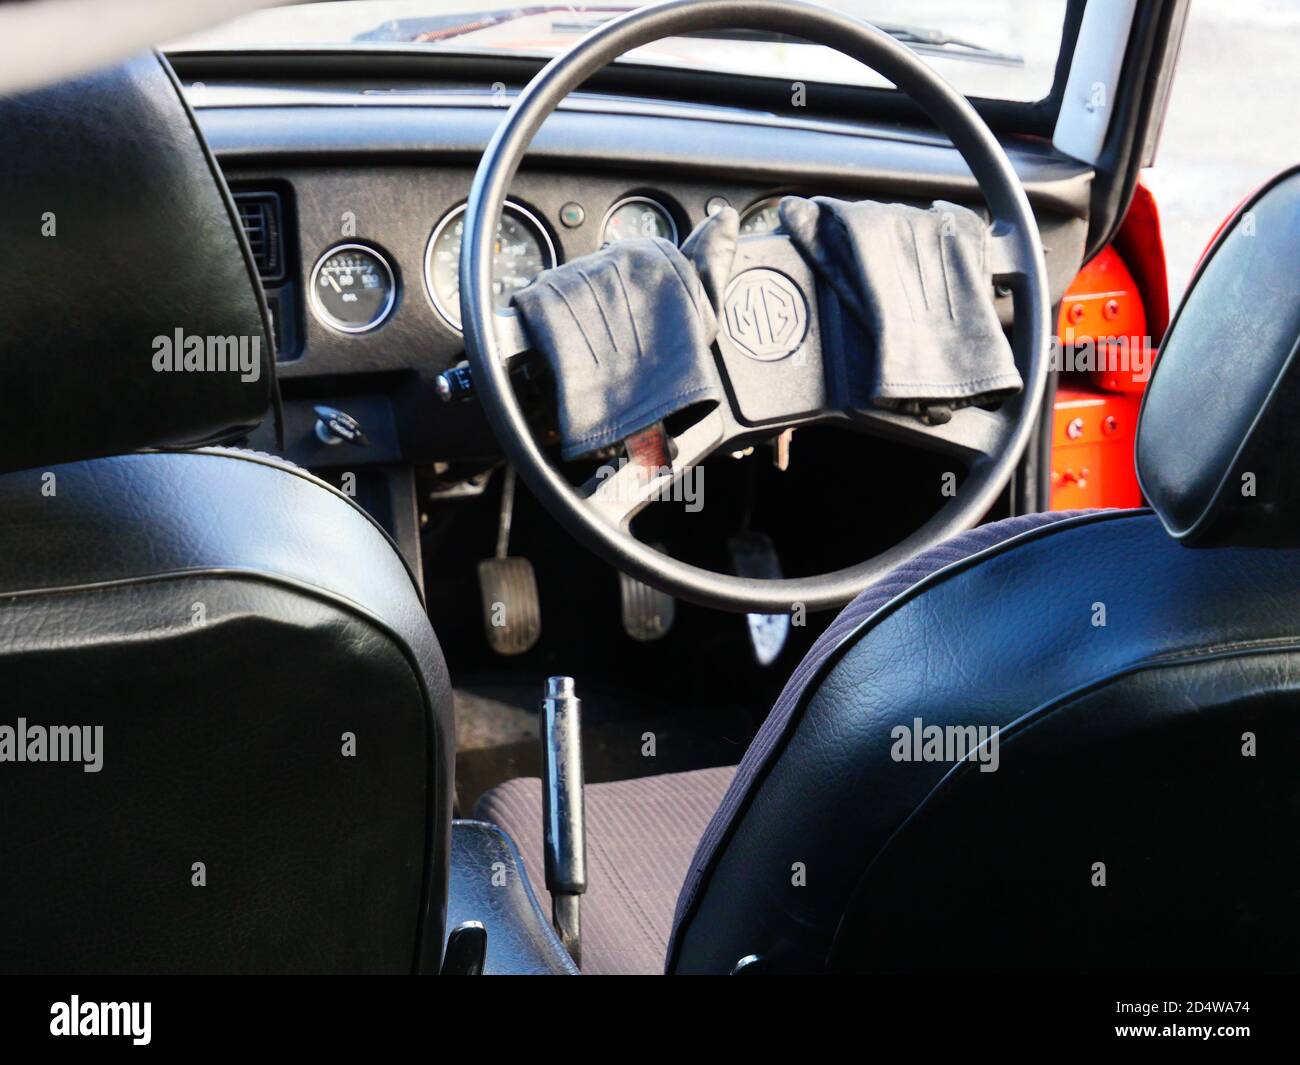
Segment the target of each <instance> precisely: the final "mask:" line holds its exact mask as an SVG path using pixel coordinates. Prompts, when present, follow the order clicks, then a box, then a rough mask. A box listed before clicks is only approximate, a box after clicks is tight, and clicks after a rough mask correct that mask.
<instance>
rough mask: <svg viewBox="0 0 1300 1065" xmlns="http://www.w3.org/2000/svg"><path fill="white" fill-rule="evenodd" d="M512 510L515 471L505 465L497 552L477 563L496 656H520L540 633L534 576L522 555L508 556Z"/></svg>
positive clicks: (486, 627) (486, 624) (485, 620)
mask: <svg viewBox="0 0 1300 1065" xmlns="http://www.w3.org/2000/svg"><path fill="white" fill-rule="evenodd" d="M514 511H515V471H514V467H512V466H507V467H506V468H505V475H504V479H503V480H502V484H501V516H500V519H499V520H498V523H497V553H496V557H495V558H485V559H484V560H483V561H482V562H480V563H479V564H478V587H479V593H480V595H481V596H482V600H483V629H484V631H485V632H486V633H487V640H488V643H489V644H490V645H491V647H492V650H494V651H496V653H497V654H499V655H521V654H523V653H524V652H525V651H528V650H530V649H531V648H532V647H533V646H534V645H535V644H536V643H537V641H538V639H539V638H540V637H541V635H542V604H541V599H540V597H539V596H538V594H537V576H536V574H534V573H533V564H532V563H531V562H529V561H528V559H526V558H510V557H508V555H507V550H508V548H509V546H510V524H511V522H512V520H513V519H514Z"/></svg>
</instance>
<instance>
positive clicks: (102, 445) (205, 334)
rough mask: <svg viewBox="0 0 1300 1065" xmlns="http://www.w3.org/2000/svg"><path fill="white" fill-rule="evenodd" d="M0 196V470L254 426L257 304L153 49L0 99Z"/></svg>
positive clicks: (263, 375) (270, 380)
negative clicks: (0, 255) (0, 246)
mask: <svg viewBox="0 0 1300 1065" xmlns="http://www.w3.org/2000/svg"><path fill="white" fill-rule="evenodd" d="M0 203H2V204H3V205H4V210H3V216H4V222H3V224H0V233H3V235H4V238H5V242H4V243H5V259H6V263H7V269H6V270H5V272H4V274H5V276H4V280H3V282H2V283H0V426H3V434H2V435H0V470H16V469H26V468H31V467H35V466H41V465H52V464H54V463H57V462H63V461H70V460H74V459H85V458H93V457H97V456H101V455H110V454H120V453H123V452H127V451H134V450H137V449H140V448H145V447H160V448H164V447H165V448H176V447H196V446H200V445H205V444H214V443H223V442H227V441H229V440H233V439H235V438H237V437H240V436H243V435H245V434H246V433H248V432H249V431H251V430H252V429H253V428H255V427H256V426H257V425H258V424H259V423H260V422H261V420H262V418H263V416H264V415H265V413H266V411H267V408H268V406H269V405H270V403H271V402H272V399H273V397H275V396H276V392H275V352H274V350H273V346H272V341H271V339H270V337H271V330H270V320H269V317H268V315H267V310H266V303H265V299H264V298H263V296H262V293H261V289H260V288H259V286H258V281H257V274H256V269H255V266H254V263H253V258H252V253H251V251H250V250H249V247H248V242H247V240H246V238H245V237H244V234H243V231H242V229H241V228H240V226H239V221H238V215H237V213H236V210H235V205H234V202H233V200H232V199H231V196H230V192H229V190H228V189H227V188H226V185H225V182H224V181H223V180H222V177H221V174H220V171H219V170H218V169H217V165H216V162H215V160H214V159H213V158H212V155H211V154H210V153H209V151H208V150H207V147H206V145H205V144H204V143H203V141H202V139H201V137H200V135H199V132H198V127H197V125H196V124H195V122H194V119H193V116H192V115H191V113H190V111H189V109H188V108H187V107H186V105H185V103H184V101H183V99H182V98H181V94H180V88H179V85H178V84H177V82H176V79H175V77H174V75H173V74H172V72H171V68H170V67H168V66H167V65H166V62H165V60H163V59H162V57H161V56H158V55H154V54H149V55H145V56H141V57H139V58H138V59H135V60H132V61H131V62H129V63H127V64H125V65H123V66H119V67H116V68H113V69H112V70H107V71H103V72H99V73H96V74H92V75H89V76H86V77H82V78H79V79H77V80H75V81H70V82H64V83H62V84H59V85H55V86H51V87H49V88H45V89H40V90H37V91H35V92H31V93H28V94H25V95H20V96H16V97H9V98H0ZM223 367H224V368H223Z"/></svg>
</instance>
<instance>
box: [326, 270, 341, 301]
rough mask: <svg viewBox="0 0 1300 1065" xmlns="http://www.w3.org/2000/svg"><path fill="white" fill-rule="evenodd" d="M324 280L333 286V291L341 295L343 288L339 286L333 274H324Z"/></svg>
mask: <svg viewBox="0 0 1300 1065" xmlns="http://www.w3.org/2000/svg"><path fill="white" fill-rule="evenodd" d="M325 280H326V281H328V282H329V283H330V287H331V288H333V289H334V291H335V292H337V293H338V294H339V295H340V296H341V295H343V290H342V289H341V288H339V283H338V282H337V281H335V280H334V275H333V274H326V275H325Z"/></svg>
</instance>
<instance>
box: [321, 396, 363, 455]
mask: <svg viewBox="0 0 1300 1065" xmlns="http://www.w3.org/2000/svg"><path fill="white" fill-rule="evenodd" d="M312 409H313V410H314V411H315V412H316V437H317V439H318V440H320V441H321V443H323V444H329V445H330V447H335V446H337V445H338V444H356V445H357V447H368V446H369V444H370V441H369V440H368V439H367V438H366V434H365V432H364V430H362V428H361V423H360V422H359V421H357V420H356V419H355V418H354V417H352V415H351V414H349V413H348V412H347V411H344V410H339V409H338V408H337V407H326V406H320V407H313V408H312Z"/></svg>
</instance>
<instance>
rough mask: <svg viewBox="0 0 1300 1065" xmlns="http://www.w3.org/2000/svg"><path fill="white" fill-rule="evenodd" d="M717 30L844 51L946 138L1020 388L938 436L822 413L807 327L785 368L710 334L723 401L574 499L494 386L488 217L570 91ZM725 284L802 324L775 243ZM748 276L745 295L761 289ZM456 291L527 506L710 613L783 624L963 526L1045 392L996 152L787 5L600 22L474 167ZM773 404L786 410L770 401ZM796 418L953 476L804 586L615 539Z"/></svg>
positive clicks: (498, 321) (802, 269) (797, 284)
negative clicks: (864, 555) (680, 488)
mask: <svg viewBox="0 0 1300 1065" xmlns="http://www.w3.org/2000/svg"><path fill="white" fill-rule="evenodd" d="M724 28H725V29H750V30H765V31H774V32H779V33H784V34H788V35H790V36H793V37H798V38H801V39H803V40H807V41H810V42H812V43H815V44H822V45H825V46H827V47H829V48H833V49H836V50H837V51H840V52H843V53H844V54H845V55H848V56H851V57H853V58H855V59H857V60H859V61H860V62H862V63H864V64H866V65H867V66H868V67H870V68H871V69H873V70H875V71H876V72H877V73H879V74H882V75H883V76H884V77H886V78H888V79H889V80H890V81H891V82H892V83H893V84H894V85H895V86H897V87H898V89H899V90H900V91H901V92H904V93H906V94H908V96H910V97H911V98H912V99H913V100H914V101H915V102H916V103H917V105H918V106H920V107H921V108H922V109H923V110H924V111H925V112H926V113H927V114H928V115H929V116H930V117H931V119H932V120H933V121H934V122H935V123H936V124H937V125H938V126H939V127H940V129H942V130H943V131H944V132H945V133H946V134H947V135H948V137H949V138H950V139H951V140H952V142H953V144H954V145H955V146H956V147H957V149H958V150H959V151H960V152H961V154H962V157H963V158H964V159H965V160H966V163H967V165H968V166H969V167H970V169H971V171H972V173H973V174H974V175H975V179H976V181H977V182H978V184H979V188H980V191H981V192H982V193H983V195H984V198H985V200H986V202H987V204H988V207H989V210H990V213H991V219H992V220H991V223H990V225H991V230H990V242H989V246H990V249H991V262H992V264H993V274H994V279H995V281H996V282H997V283H998V284H1000V285H1004V286H1006V287H1008V288H1009V289H1010V290H1011V292H1012V293H1013V300H1014V302H1013V307H1014V314H1015V324H1014V329H1013V335H1012V351H1013V353H1014V356H1015V360H1016V365H1017V367H1018V369H1019V370H1020V374H1021V377H1022V378H1023V379H1024V383H1025V387H1024V390H1023V391H1022V392H1021V393H1020V394H1019V395H1016V396H1014V397H1012V398H1010V399H1008V400H1006V401H1005V402H1003V403H1002V405H1001V406H1000V408H999V409H997V410H993V411H990V410H985V409H982V408H979V407H966V408H963V409H959V410H956V411H954V412H953V416H952V418H951V420H950V421H948V422H946V423H945V424H943V425H929V424H926V423H924V422H923V421H921V420H920V419H917V418H915V417H912V416H910V415H906V414H901V413H897V412H891V411H886V410H879V409H865V410H844V409H828V407H827V406H826V402H825V398H824V397H825V391H824V389H823V388H822V385H821V379H822V378H823V377H824V374H825V372H826V367H827V366H829V365H831V363H830V359H829V356H831V355H833V354H836V353H834V352H825V353H824V352H823V351H822V350H821V345H820V344H819V343H818V340H819V338H818V336H817V335H816V332H815V331H812V330H810V331H809V332H808V333H807V339H806V340H805V342H804V344H803V346H802V347H801V348H800V352H801V353H802V354H803V355H805V356H806V357H804V358H800V359H784V360H782V359H781V358H780V357H779V355H780V353H779V352H776V353H771V352H769V353H766V355H765V359H764V360H763V361H755V360H752V359H751V360H746V359H745V358H744V356H743V355H742V356H741V357H740V361H739V362H738V361H737V360H736V359H735V358H734V357H732V358H729V357H728V356H729V353H728V351H726V350H722V349H724V348H725V338H720V342H719V344H718V345H716V346H715V351H714V356H715V359H717V361H718V364H719V370H720V372H721V374H722V377H723V382H724V394H725V396H726V399H725V400H724V401H723V402H722V403H720V404H719V405H718V406H717V407H716V408H714V409H713V410H712V411H711V412H710V413H709V414H707V415H705V416H704V417H703V418H702V419H701V420H699V421H697V422H696V423H695V424H694V425H691V426H690V427H688V428H686V429H683V430H681V431H680V432H678V433H677V434H676V435H675V436H673V437H671V438H670V439H669V441H668V445H669V446H668V458H670V459H671V466H670V467H666V468H665V470H663V471H661V472H660V473H659V474H658V475H651V476H647V474H646V468H645V467H644V466H641V465H640V464H638V463H636V462H633V463H629V464H627V465H625V466H623V467H622V469H620V470H619V472H618V473H616V474H614V475H613V476H610V477H605V478H603V479H600V480H598V481H595V482H593V483H591V484H589V485H588V486H586V487H584V488H575V487H574V486H572V485H571V484H570V483H569V482H568V480H566V478H565V477H564V476H563V475H562V474H561V473H560V472H559V471H558V470H557V469H556V468H555V467H554V466H553V465H552V464H551V463H550V462H549V461H548V459H547V457H546V455H545V454H544V453H543V451H542V450H541V448H540V447H539V446H538V444H537V442H536V440H535V439H534V438H533V435H532V432H531V431H530V429H529V426H528V422H527V421H526V419H525V417H524V413H523V411H522V409H521V407H520V404H519V401H518V400H517V398H516V397H515V393H514V390H513V388H512V386H511V383H510V376H509V372H508V369H507V364H506V360H507V359H508V358H510V357H511V356H512V355H514V354H517V353H518V351H519V350H521V349H522V348H523V347H524V346H525V345H526V342H525V339H524V338H523V336H522V332H521V330H520V329H519V328H518V324H517V322H515V320H514V319H512V318H509V317H506V316H501V315H498V314H496V313H495V311H494V307H493V294H492V259H493V245H494V242H495V239H496V232H497V226H498V224H499V222H500V219H501V208H502V204H503V202H504V200H505V198H506V193H507V191H508V189H509V187H510V183H511V181H512V180H513V178H514V176H515V172H516V171H517V170H518V168H519V165H520V162H521V161H522V159H523V156H524V152H525V151H526V150H527V148H528V145H529V143H530V141H531V140H532V138H533V135H534V134H535V133H536V132H537V130H538V128H539V127H540V126H541V124H542V122H543V121H544V120H545V119H546V117H547V116H548V115H550V114H551V112H552V111H554V110H555V108H556V107H557V106H558V105H559V104H560V102H561V101H562V100H563V99H564V98H565V97H566V96H567V95H568V94H569V93H570V92H572V91H573V90H574V89H576V88H577V87H578V86H580V85H581V84H582V83H583V82H585V81H586V80H587V79H588V78H590V77H591V76H592V75H593V74H594V73H596V72H597V71H598V70H600V69H601V68H602V67H604V66H606V65H607V64H609V63H611V62H612V61H613V60H615V59H617V58H618V57H619V56H621V55H623V54H624V53H625V52H627V51H630V50H631V49H633V48H637V47H640V46H642V45H645V44H649V43H651V42H653V41H657V40H660V39H662V38H664V37H673V36H680V35H682V34H686V33H695V32H700V31H707V30H717V29H724ZM742 271H770V272H771V273H773V274H777V275H783V276H784V277H785V278H786V279H787V280H789V281H792V282H793V288H794V289H802V292H792V293H788V294H787V295H789V296H790V298H791V299H797V300H802V301H803V304H802V306H803V308H804V312H805V313H807V314H810V315H811V314H814V313H815V308H816V306H817V301H816V287H815V286H816V283H815V280H814V278H813V275H812V273H811V271H810V269H809V267H808V266H807V265H806V264H805V263H804V261H803V259H802V257H801V256H800V255H799V253H798V252H797V251H796V250H795V248H794V246H793V245H792V244H791V243H790V240H789V238H788V237H786V236H784V235H783V234H781V233H780V232H779V231H778V232H777V233H775V234H773V235H770V236H766V237H751V238H745V239H743V240H741V241H740V245H739V248H738V250H737V254H736V262H735V267H734V271H733V277H735V276H736V275H739V274H740V273H741V272H742ZM747 276H750V277H753V278H755V279H758V280H759V281H761V280H762V279H763V278H764V277H765V276H768V275H764V274H763V273H755V274H752V275H747ZM460 292H461V316H462V321H463V322H464V330H465V346H466V354H467V357H468V359H469V362H470V365H471V367H472V368H473V373H474V379H475V382H476V385H477V388H478V391H479V394H480V396H481V397H482V401H483V405H484V408H485V410H486V413H487V417H488V421H489V423H490V424H491V426H492V428H493V430H494V431H495V432H496V435H497V437H498V439H499V440H500V442H501V445H502V447H503V448H504V450H505V453H506V455H507V457H508V458H509V459H510V461H511V462H512V463H513V464H514V466H515V468H516V469H517V470H518V471H519V474H520V476H521V477H523V479H524V481H525V483H526V484H527V485H528V487H529V488H530V489H532V491H533V492H534V494H535V495H536V496H537V498H538V499H540V500H541V502H542V504H543V505H544V506H545V507H546V508H547V509H548V510H549V511H550V513H551V514H552V515H553V516H554V517H555V518H556V520H558V521H559V522H560V524H561V525H563V526H564V527H565V528H566V529H567V530H568V531H569V532H570V533H572V534H573V535H574V536H575V537H577V539H578V540H579V541H581V542H582V543H583V544H585V545H586V546H587V547H588V548H589V549H590V550H592V551H594V552H595V553H596V554H597V555H599V556H601V557H603V558H604V559H605V560H607V561H608V562H610V563H611V564H612V565H614V566H616V567H618V568H619V569H621V570H623V571H625V572H627V573H629V574H631V575H632V576H634V577H637V578H638V579H640V580H642V581H644V582H646V583H647V584H650V585H652V586H653V587H656V588H659V589H661V590H663V591H665V592H668V593H670V594H671V595H674V596H677V597H679V598H681V599H685V600H688V601H691V602H695V603H699V604H702V605H705V606H710V607H715V608H718V609H722V610H729V611H736V612H764V613H790V612H793V611H794V610H796V609H798V608H799V607H800V606H802V607H803V608H804V609H806V610H822V609H829V608H832V607H838V606H841V605H843V604H844V603H846V602H848V601H849V600H850V599H852V598H853V597H854V596H855V595H857V594H858V593H859V592H861V591H862V590H863V589H864V588H866V587H867V586H868V585H870V584H872V583H873V582H875V581H876V580H878V579H879V578H880V577H882V576H883V575H884V574H886V573H887V572H888V571H889V570H890V569H892V568H893V567H894V566H897V565H898V564H899V563H901V562H904V561H906V560H907V559H909V558H911V557H912V556H914V555H916V554H918V553H919V552H921V551H923V550H926V549H927V548H929V547H932V546H934V545H936V544H938V543H940V542H942V541H943V540H945V539H947V538H948V537H950V536H952V535H954V534H955V533H957V532H961V531H963V530H965V529H968V528H971V527H972V526H974V525H975V524H976V523H977V522H978V521H979V520H980V519H981V518H982V517H983V516H984V515H985V514H987V513H988V511H989V509H990V508H991V507H992V506H993V504H994V502H995V501H996V499H997V497H998V495H999V494H1000V493H1001V491H1002V490H1003V489H1004V488H1005V487H1006V485H1007V483H1008V481H1009V480H1010V478H1011V475H1012V473H1013V471H1014V469H1015V465H1016V463H1017V462H1018V461H1019V459H1020V456H1021V454H1022V453H1023V452H1024V450H1025V446H1026V444H1027V443H1028V441H1029V437H1030V435H1031V433H1032V431H1033V427H1034V422H1035V417H1036V415H1037V412H1038V410H1039V407H1040V405H1041V402H1042V398H1043V389H1044V385H1045V383H1046V379H1047V358H1048V342H1049V336H1050V334H1049V329H1050V326H1049V308H1050V303H1051V301H1050V297H1049V293H1048V288H1047V280H1046V270H1045V267H1044V264H1043V252H1042V244H1041V241H1040V238H1039V234H1038V226H1037V224H1036V222H1035V220H1034V216H1033V213H1032V211H1031V210H1030V207H1029V201H1028V199H1027V198H1026V196H1025V191H1024V188H1023V186H1022V185H1021V183H1020V180H1019V178H1018V177H1017V175H1016V172H1015V170H1014V169H1013V168H1012V166H1011V163H1010V162H1009V161H1008V160H1007V157H1006V154H1005V153H1004V152H1003V151H1002V148H1001V146H1000V145H999V144H998V142H997V140H996V138H995V137H994V136H993V134H992V133H991V132H990V131H989V129H988V127H987V126H986V125H985V124H984V122H983V120H982V119H981V118H980V117H979V115H978V114H977V113H976V112H975V110H974V109H973V108H972V107H971V106H970V104H969V103H968V102H967V101H966V99H965V98H964V97H962V96H961V95H960V94H959V93H957V92H956V91H955V90H954V89H952V88H951V87H950V86H949V85H948V84H947V83H946V82H945V81H944V80H943V79H942V78H940V77H939V75H937V74H936V73H934V72H933V71H932V70H931V69H930V67H928V66H927V65H926V64H925V63H924V62H923V61H922V60H921V59H919V58H918V57H917V56H916V55H915V54H914V53H913V52H911V51H910V50H908V49H907V48H906V47H905V46H904V45H902V44H900V43H898V42H897V41H895V40H894V39H893V38H892V37H890V36H888V35H886V34H884V33H882V32H881V31H880V30H877V29H875V28H874V27H872V26H870V25H868V24H867V23H865V22H862V21H860V20H858V19H855V18H852V17H850V16H848V15H843V14H839V13H837V12H833V11H829V10H827V9H825V8H821V7H818V6H816V5H814V4H810V3H804V2H801V0H669V2H667V3H663V4H658V5H656V6H653V7H647V8H642V9H640V10H637V11H633V12H631V13H629V14H627V15H624V16H622V17H620V18H617V19H615V20H613V21H611V22H609V23H607V24H606V25H604V26H602V27H600V28H599V29H597V30H595V31H594V32H593V33H591V34H589V35H588V36H587V37H584V38H583V39H582V40H581V41H579V42H578V43H577V44H575V45H574V46H573V47H572V48H571V49H569V50H568V51H567V52H565V53H564V54H563V55H561V56H557V57H556V58H555V59H554V60H552V61H551V62H550V63H549V64H547V66H546V67H545V68H544V69H543V70H542V71H541V72H540V73H539V74H538V75H537V77H535V78H534V79H533V80H532V82H530V83H529V85H528V87H527V88H526V89H525V90H524V92H523V93H522V94H521V95H520V96H519V98H518V100H517V101H516V102H515V104H514V106H513V107H512V108H511V109H510V111H509V112H508V114H507V115H506V117H505V120H504V121H503V122H502V123H501V125H500V127H499V128H498V129H497V132H496V134H495V136H493V138H492V140H491V142H490V143H489V144H488V147H487V150H486V151H485V152H484V154H483V159H482V161H481V162H480V164H479V168H478V173H477V174H476V175H475V178H474V185H473V188H472V190H471V192H470V197H469V203H468V206H467V209H466V212H465V237H464V241H463V244H462V251H461V261H460ZM809 294H812V295H811V298H810V297H809ZM512 323H513V324H512ZM827 338H828V334H827V335H823V336H822V337H821V339H823V340H825V339H827ZM748 363H753V364H754V366H757V367H759V368H762V367H767V368H772V367H778V368H779V372H780V373H782V374H784V375H786V376H785V377H783V378H782V381H783V382H784V383H783V384H781V385H780V386H778V387H776V388H773V387H772V384H773V380H772V378H770V377H768V378H767V379H764V375H763V374H762V373H758V372H756V371H754V370H752V369H751V370H748V371H746V370H745V369H744V368H743V367H745V366H746V365H747V364H748ZM781 396H785V397H788V398H787V399H786V400H785V401H781V400H779V399H778V398H776V397H781ZM818 396H821V397H822V400H821V402H820V404H819V403H818V401H817V397H818ZM810 397H811V398H810ZM811 422H822V423H827V422H838V423H842V424H844V425H845V426H847V427H849V428H853V429H857V430H860V431H862V432H866V433H876V434H879V435H887V436H891V437H893V438H895V439H899V440H902V441H905V442H908V443H910V444H912V445H914V446H916V447H919V448H924V449H928V450H930V451H932V452H940V453H945V454H948V455H951V456H953V457H955V458H956V459H958V460H960V461H962V462H963V463H964V464H965V465H966V467H967V475H966V477H965V479H964V481H963V482H962V483H961V487H960V489H959V490H958V491H957V492H956V493H955V494H954V495H953V496H952V497H951V498H949V500H948V501H947V502H946V503H945V504H944V505H943V506H942V507H941V508H940V510H939V511H938V512H937V513H936V514H935V515H934V516H933V517H932V518H931V519H930V520H929V521H928V522H926V523H925V525H923V526H922V527H921V528H920V529H918V530H917V531H916V532H915V533H913V534H911V535H910V536H908V537H907V538H905V539H904V540H902V541H900V542H899V543H897V544H895V545H894V546H893V547H892V548H890V549H889V550H887V551H884V552H882V553H880V554H878V555H876V556H875V557H874V558H871V559H868V560H867V561H865V562H862V563H859V564H857V565H854V566H850V567H848V568H845V569H841V570H837V571H835V572H832V573H825V574H820V575H818V576H814V577H801V578H794V579H782V580H761V579H756V578H750V577H738V576H733V575H730V574H725V573H716V572H714V571H712V570H707V569H702V568H700V567H698V566H693V565H690V564H688V563H686V562H682V561H679V560H677V559H673V558H671V557H669V556H668V555H666V554H663V553H661V552H659V551H657V550H655V549H654V548H652V547H649V546H648V545H646V544H643V543H641V542H640V541H638V540H637V539H636V538H635V537H634V536H633V535H632V533H631V531H630V528H629V526H630V522H631V518H632V516H633V515H634V514H635V513H636V512H637V511H638V510H640V509H641V508H642V507H644V506H645V505H646V504H647V503H648V502H650V501H652V500H654V499H656V498H662V497H663V493H664V491H665V488H666V487H669V486H671V483H672V482H673V481H674V480H675V479H677V478H680V477H682V476H683V474H684V472H685V471H687V470H688V469H689V468H690V467H692V466H694V465H695V464H698V463H700V462H702V461H703V460H704V459H705V458H707V457H708V456H709V455H711V454H713V453H714V452H716V451H719V450H722V449H723V448H727V449H728V450H736V449H737V448H738V447H743V446H744V444H745V443H746V441H752V440H754V439H757V438H760V437H772V436H775V435H776V434H777V433H779V432H781V431H782V430H783V429H784V428H787V427H790V426H794V425H806V424H809V423H811ZM669 471H670V472H669Z"/></svg>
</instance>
